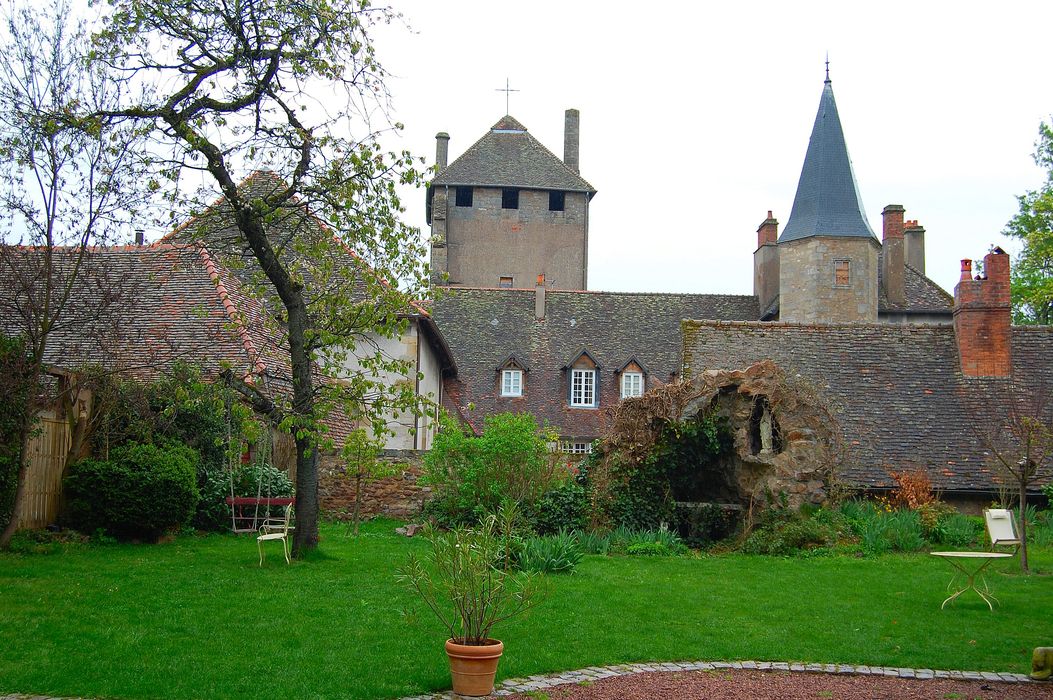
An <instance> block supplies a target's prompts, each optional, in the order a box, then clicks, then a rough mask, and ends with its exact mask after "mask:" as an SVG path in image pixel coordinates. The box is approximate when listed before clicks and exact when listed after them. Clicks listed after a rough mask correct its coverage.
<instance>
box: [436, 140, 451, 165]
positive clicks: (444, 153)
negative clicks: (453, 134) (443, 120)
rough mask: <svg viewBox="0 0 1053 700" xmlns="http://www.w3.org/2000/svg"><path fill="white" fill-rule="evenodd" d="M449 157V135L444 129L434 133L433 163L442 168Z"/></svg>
mask: <svg viewBox="0 0 1053 700" xmlns="http://www.w3.org/2000/svg"><path fill="white" fill-rule="evenodd" d="M449 157H450V135H449V134H447V133H446V132H445V131H440V132H439V133H437V134H435V165H437V166H438V167H439V170H442V169H443V168H445V167H446V162H447V160H448V159H449Z"/></svg>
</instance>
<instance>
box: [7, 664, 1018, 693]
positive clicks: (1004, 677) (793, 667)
mask: <svg viewBox="0 0 1053 700" xmlns="http://www.w3.org/2000/svg"><path fill="white" fill-rule="evenodd" d="M720 669H736V670H740V671H801V672H804V673H845V674H855V675H859V676H894V677H897V678H916V679H919V680H928V679H932V678H947V679H950V680H958V681H1001V682H1004V683H1035V682H1036V681H1034V680H1032V679H1031V677H1030V676H1028V675H1027V674H1024V673H991V672H989V671H936V670H932V669H928V668H920V669H915V668H893V667H889V666H856V665H851V664H803V663H790V662H785V661H677V662H657V663H645V664H618V665H615V666H589V667H588V668H583V669H580V670H578V671H566V672H564V673H553V674H549V675H545V676H542V675H538V676H530V677H528V678H509V679H507V680H504V681H502V682H501V683H499V684H498V685H497V687H496V688H494V692H493V695H490V697H492V698H493V697H501V696H504V695H511V694H512V693H526V692H530V691H532V690H545V689H546V688H551V687H553V686H557V685H563V684H564V683H581V682H582V681H597V680H600V679H601V678H614V677H616V676H628V675H631V674H634V673H648V672H669V673H672V672H677V671H716V670H720ZM460 697H461V696H460V695H456V694H455V693H454V692H453V691H452V690H447V691H443V692H441V693H425V694H424V695H413V696H410V697H406V698H401V699H400V700H457V699H458V698H460ZM0 700H7V698H0ZM19 700H21V699H19ZM26 700H28V698H27V699H26ZM33 700H47V699H43V698H41V699H36V698H34V699H33Z"/></svg>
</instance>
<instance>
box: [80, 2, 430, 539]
mask: <svg viewBox="0 0 1053 700" xmlns="http://www.w3.org/2000/svg"><path fill="white" fill-rule="evenodd" d="M110 6H111V11H110V14H109V16H108V18H107V25H106V27H107V28H106V29H105V31H103V32H101V33H100V34H98V35H97V36H96V48H97V58H98V59H99V60H100V61H101V62H103V64H104V65H105V66H106V67H107V69H108V70H110V71H111V72H112V74H113V75H114V76H116V79H117V80H118V82H119V84H120V85H121V86H122V88H123V89H124V92H125V94H126V99H125V100H124V101H123V103H122V106H121V107H120V108H118V109H108V110H102V111H99V112H97V113H96V116H99V117H101V118H103V119H104V120H105V123H108V124H121V123H127V122H128V121H129V120H130V121H131V123H134V124H137V125H147V126H149V127H150V128H152V129H153V134H154V137H155V138H156V139H157V141H158V143H159V146H158V148H157V149H156V150H157V152H169V153H171V154H172V155H171V157H170V158H168V159H167V160H164V161H159V162H158V163H157V169H156V172H157V173H158V175H159V181H161V182H162V183H164V179H163V178H164V177H166V178H168V180H167V182H168V183H169V185H168V186H166V189H165V191H166V192H167V193H168V194H169V195H170V197H171V200H172V203H173V205H174V209H175V210H176V211H179V212H188V211H196V212H199V213H200V212H201V211H202V209H203V208H204V204H205V202H206V200H204V199H202V198H200V197H199V198H195V197H193V196H184V195H182V194H181V191H182V190H181V189H180V188H181V187H183V188H185V186H186V183H187V181H188V178H190V177H194V176H201V177H203V178H204V180H205V181H211V182H212V183H214V185H215V186H216V187H218V189H219V192H220V194H221V195H222V197H223V207H225V210H224V211H226V213H227V216H228V218H229V221H230V222H231V223H232V224H233V228H234V230H235V231H236V232H237V234H238V236H239V239H238V242H239V246H237V250H239V251H240V250H244V251H246V252H247V253H248V254H249V255H250V256H251V259H252V263H253V267H254V269H258V270H259V272H260V273H261V277H262V280H263V281H265V282H266V287H267V288H266V289H261V290H260V292H261V296H262V298H263V299H264V300H265V301H268V302H272V303H270V304H269V314H268V316H267V319H263V321H267V320H269V321H277V324H276V328H277V331H278V335H279V336H280V343H279V344H280V345H281V346H282V348H283V350H284V352H286V353H287V356H288V359H289V363H290V367H291V373H290V376H289V377H288V381H287V383H286V387H285V391H282V390H280V387H279V390H275V388H274V387H269V386H259V385H251V386H250V385H246V386H244V387H242V388H243V390H244V393H246V394H247V395H249V396H253V397H255V399H256V401H255V403H256V405H257V408H259V409H267V412H268V413H269V414H271V415H280V416H281V417H282V420H281V423H282V426H283V427H284V428H285V429H287V430H289V431H290V432H291V433H292V434H293V435H294V437H295V441H296V454H297V459H296V462H297V471H296V499H297V502H296V516H297V525H296V534H295V539H294V551H295V552H297V553H302V552H303V551H304V550H305V549H308V548H313V547H315V546H316V545H317V542H318V507H319V504H318V463H317V453H318V447H319V445H320V444H322V443H323V442H324V439H325V428H324V419H325V417H326V415H327V413H328V412H330V411H332V410H340V411H343V412H345V413H347V414H348V415H350V416H352V417H353V419H354V420H356V421H362V420H364V419H365V420H371V421H372V422H373V423H374V425H375V426H377V427H378V428H382V427H383V420H382V419H381V417H382V416H383V415H384V414H385V412H386V411H387V410H388V409H390V408H392V407H393V406H401V407H405V408H407V409H409V410H412V408H413V404H414V402H415V400H416V397H415V396H413V395H412V392H411V391H409V392H407V389H406V387H405V386H404V385H403V386H397V385H396V386H394V387H392V386H391V385H390V384H389V385H387V386H385V384H384V382H383V381H381V380H380V378H381V377H382V376H383V375H384V374H385V373H386V372H390V371H394V372H396V373H405V370H406V367H405V366H399V365H398V364H397V363H393V362H392V361H390V360H388V359H387V358H385V357H383V354H382V353H380V352H379V348H378V347H375V346H374V347H371V346H370V345H369V342H368V338H369V336H370V334H378V335H380V336H392V335H395V334H397V333H399V332H400V331H401V329H402V328H404V326H405V314H406V312H407V310H408V309H409V306H410V300H411V298H412V297H414V296H416V295H417V294H419V293H420V292H421V290H422V289H423V287H424V285H425V284H426V281H427V279H428V275H427V271H426V270H425V269H424V267H423V263H422V260H423V249H422V245H421V241H420V238H419V234H418V232H417V231H416V230H415V229H412V228H410V227H407V226H405V225H404V224H403V223H402V222H401V220H400V218H399V215H400V213H401V211H402V205H401V202H400V201H399V198H398V195H397V193H396V187H397V185H399V184H400V183H414V182H417V181H418V180H419V178H420V176H421V173H420V172H419V171H418V170H417V169H416V166H415V163H414V160H413V159H412V158H411V157H410V156H409V155H408V154H407V153H405V152H402V153H388V152H385V151H384V150H383V149H382V148H381V147H380V145H379V141H378V138H379V135H380V133H379V132H378V130H377V129H375V128H374V127H373V125H372V120H373V119H374V118H379V119H381V121H383V122H384V127H385V128H386V129H387V128H393V127H394V128H397V125H393V124H389V123H388V122H387V120H386V115H387V113H388V111H387V107H388V95H387V93H386V90H385V87H384V71H383V69H382V68H381V66H380V64H379V62H378V61H377V58H376V56H375V53H374V49H373V45H372V43H371V36H370V33H369V30H370V28H371V27H372V26H373V25H374V24H375V23H376V22H389V21H391V20H393V19H395V16H394V15H393V14H392V13H391V12H390V11H389V10H386V9H376V8H372V7H370V6H369V3H368V2H365V1H364V0H335V1H323V0H292V1H289V0H256V1H255V2H243V1H240V0H235V1H234V2H230V1H228V0H187V1H186V2H180V3H168V2H162V1H161V0H112V1H111V3H110ZM261 170H265V171H268V172H269V173H271V174H272V175H273V177H268V178H258V177H257V178H255V180H254V179H253V178H249V176H250V175H251V174H253V173H258V172H259V171H261ZM162 176H163V177H162ZM246 182H247V183H248V184H249V185H253V184H255V185H259V184H260V183H265V184H266V186H265V187H259V186H241V187H239V183H246ZM213 192H214V190H213ZM303 212H306V214H307V219H304V218H302V217H301V213H303ZM297 217H300V218H299V219H297ZM305 220H311V221H313V222H315V223H316V224H321V225H322V226H323V228H324V230H325V231H327V232H328V235H325V236H318V235H314V236H311V235H307V236H305V235H301V234H302V232H303V231H304V230H305V229H304V227H303V226H302V225H301V223H302V222H303V221H305ZM290 222H292V224H290ZM298 222H299V223H298ZM349 256H353V257H354V259H355V260H356V261H357V262H358V264H356V265H349V264H346V261H347V260H349V259H350V258H349ZM342 261H343V262H342ZM251 286H252V285H251V284H250V285H249V287H251ZM400 290H401V291H400ZM352 291H354V293H352ZM261 322H262V321H261ZM352 359H353V361H352ZM319 368H321V370H322V374H323V378H322V380H321V381H320V378H319V377H318V376H317V373H318V370H319ZM279 384H280V382H279ZM286 396H288V397H289V400H286ZM276 404H277V405H278V406H277V408H280V409H281V410H276Z"/></svg>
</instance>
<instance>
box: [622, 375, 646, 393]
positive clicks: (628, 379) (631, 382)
mask: <svg viewBox="0 0 1053 700" xmlns="http://www.w3.org/2000/svg"><path fill="white" fill-rule="evenodd" d="M630 396H643V372H622V398H623V399H627V398H629V397H630Z"/></svg>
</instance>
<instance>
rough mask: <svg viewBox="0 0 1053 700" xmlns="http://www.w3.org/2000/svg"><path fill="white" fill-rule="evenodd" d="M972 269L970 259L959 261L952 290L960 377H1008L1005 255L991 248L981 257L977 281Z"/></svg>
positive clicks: (1007, 285) (1007, 272)
mask: <svg viewBox="0 0 1053 700" xmlns="http://www.w3.org/2000/svg"><path fill="white" fill-rule="evenodd" d="M972 267H973V263H972V261H971V260H962V274H961V279H960V280H959V281H958V284H957V285H956V286H955V288H954V336H955V338H957V340H958V358H959V360H960V361H961V368H962V374H963V375H965V376H966V377H1008V376H1009V375H1010V373H1011V371H1012V356H1011V354H1010V347H1011V338H1010V333H1011V330H1010V324H1011V314H1010V309H1009V256H1008V255H1006V253H1005V251H1003V250H1002V249H1001V248H997V247H996V248H994V249H993V250H992V251H991V252H990V253H988V254H987V255H986V256H984V275H983V276H982V277H980V278H979V279H973V274H972ZM978 277H979V276H978Z"/></svg>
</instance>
